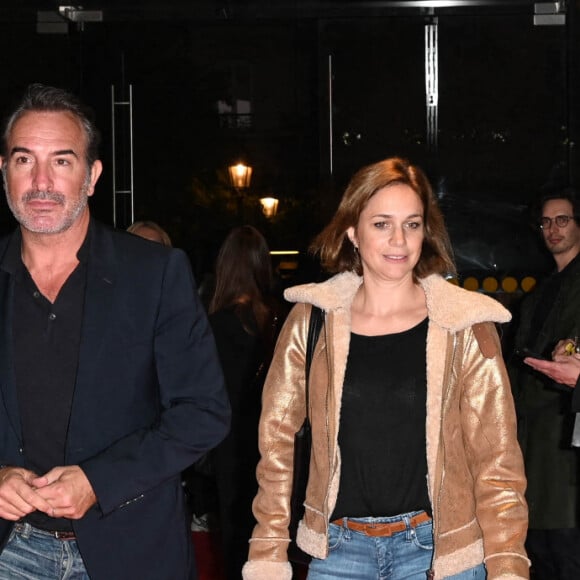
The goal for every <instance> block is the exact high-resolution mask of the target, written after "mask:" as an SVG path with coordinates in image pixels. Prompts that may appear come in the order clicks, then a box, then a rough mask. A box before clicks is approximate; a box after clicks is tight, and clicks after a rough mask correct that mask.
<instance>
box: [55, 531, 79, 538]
mask: <svg viewBox="0 0 580 580" xmlns="http://www.w3.org/2000/svg"><path fill="white" fill-rule="evenodd" d="M53 534H54V537H55V538H56V539H57V540H76V536H75V534H74V532H59V531H55V532H53Z"/></svg>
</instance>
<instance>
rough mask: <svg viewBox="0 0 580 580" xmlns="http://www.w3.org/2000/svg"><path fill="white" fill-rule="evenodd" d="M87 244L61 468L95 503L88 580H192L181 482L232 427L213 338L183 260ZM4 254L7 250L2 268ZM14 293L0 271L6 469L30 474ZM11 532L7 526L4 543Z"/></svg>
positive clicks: (1, 530)
mask: <svg viewBox="0 0 580 580" xmlns="http://www.w3.org/2000/svg"><path fill="white" fill-rule="evenodd" d="M13 235H15V236H20V232H19V231H16V232H15V233H14V234H13ZM89 235H90V250H89V252H90V253H89V260H88V265H87V268H88V269H87V282H86V290H85V306H84V314H83V323H82V330H81V341H80V351H79V362H78V372H77V380H76V384H75V391H74V399H73V403H72V408H71V414H70V422H69V428H68V436H67V444H66V460H65V463H66V464H67V465H75V464H78V465H80V466H81V467H82V469H83V470H84V472H85V473H86V475H87V477H88V479H89V481H90V483H91V485H92V486H93V489H94V491H95V494H96V496H97V501H98V503H97V504H96V505H95V506H93V507H92V508H91V509H90V510H89V511H88V512H87V514H86V515H85V516H84V517H83V518H82V519H80V520H78V521H73V528H74V531H75V533H76V536H77V541H78V546H79V548H80V551H81V554H82V557H83V560H84V562H85V565H86V567H87V571H88V573H89V575H90V577H91V579H92V580H127V579H128V578H139V580H148V579H149V580H180V579H184V580H185V579H187V580H190V579H193V578H195V577H196V574H195V567H194V562H193V555H192V549H191V536H190V532H189V521H188V519H187V516H186V510H185V507H184V498H183V491H182V488H181V481H180V472H181V471H182V470H183V469H184V468H185V467H187V466H188V465H190V464H191V463H192V462H194V461H195V460H196V459H197V458H198V457H199V456H200V455H202V454H203V453H204V452H205V451H207V450H208V449H209V448H211V447H213V446H215V445H216V444H217V443H218V442H219V441H220V440H221V439H222V438H223V437H224V436H225V434H226V433H227V430H228V425H229V404H228V401H227V395H226V392H225V389H224V384H223V377H222V372H221V368H220V365H219V362H218V358H217V354H216V349H215V345H214V340H213V336H212V334H211V330H210V328H209V325H208V322H207V319H206V316H205V313H204V310H203V308H202V306H201V304H200V302H199V300H198V298H197V294H196V291H195V284H194V281H193V277H192V274H191V269H190V265H189V261H188V259H187V257H186V255H185V254H184V253H183V252H182V251H180V250H171V249H167V248H164V247H162V246H161V245H159V244H155V243H152V242H147V241H145V240H142V239H141V238H138V237H136V236H132V235H130V234H126V233H124V232H118V231H114V230H112V229H110V228H107V227H105V226H103V225H101V224H98V223H96V222H91V225H90V229H89ZM7 244H8V239H3V240H2V241H0V264H1V259H2V258H1V257H2V256H3V255H4V252H5V250H6V247H7ZM13 288H14V277H13V275H12V273H11V272H9V271H6V269H4V268H2V267H0V316H2V318H1V319H0V320H1V321H2V324H1V332H2V333H3V336H2V338H1V340H0V463H2V464H8V465H16V466H23V465H24V457H23V455H22V435H21V429H20V420H19V411H18V402H17V394H16V387H15V380H14V371H13V368H12V364H11V353H10V348H11V345H12V339H11V318H12V293H13ZM11 528H12V523H11V522H8V521H6V520H2V519H0V540H1V541H2V542H5V541H6V538H7V536H8V534H9V532H10V530H11Z"/></svg>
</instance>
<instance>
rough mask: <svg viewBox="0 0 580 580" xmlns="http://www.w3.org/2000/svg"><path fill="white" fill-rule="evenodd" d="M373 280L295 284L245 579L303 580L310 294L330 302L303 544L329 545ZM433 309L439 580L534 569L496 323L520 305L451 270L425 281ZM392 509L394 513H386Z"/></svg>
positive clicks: (431, 385)
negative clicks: (299, 434)
mask: <svg viewBox="0 0 580 580" xmlns="http://www.w3.org/2000/svg"><path fill="white" fill-rule="evenodd" d="M361 281H362V279H361V278H359V277H358V276H356V275H355V274H353V273H350V272H347V273H342V274H338V275H337V276H334V277H333V278H331V279H330V280H327V281H326V282H323V283H321V284H305V285H302V286H296V287H294V288H290V289H288V290H287V291H286V293H285V296H286V298H287V299H288V300H290V301H292V302H298V303H299V304H297V305H296V306H294V308H293V309H292V311H291V312H290V314H289V316H288V319H287V321H286V323H285V325H284V327H283V329H282V331H281V334H280V337H279V339H278V345H277V347H276V352H275V354H274V359H273V361H272V364H271V367H270V370H269V373H268V377H267V379H266V384H265V387H264V395H263V411H262V418H261V421H260V451H261V456H262V458H261V460H260V463H259V465H258V469H257V476H258V483H259V486H260V488H259V491H258V494H257V496H256V499H255V500H254V506H253V509H254V515H255V517H256V520H257V522H258V523H257V525H256V527H255V529H254V532H253V534H252V538H251V540H250V551H249V559H248V562H246V564H245V566H244V569H243V577H244V579H245V580H272V579H276V580H291V577H292V571H291V567H290V564H289V563H288V561H287V554H286V550H287V546H288V530H287V526H288V520H289V496H290V491H291V485H292V462H293V444H294V433H295V432H296V431H297V430H298V429H299V427H300V425H301V424H302V421H303V419H304V416H305V395H304V358H305V349H306V336H307V333H308V320H309V316H310V308H311V307H310V304H315V305H316V306H319V307H321V308H322V309H323V310H325V311H326V320H325V326H324V328H323V330H322V332H321V338H320V340H319V341H318V344H317V346H316V349H315V352H314V357H313V361H312V369H311V375H310V401H309V404H310V418H311V422H312V439H313V445H312V458H311V463H310V477H309V482H308V488H307V491H306V501H305V507H306V513H305V515H304V519H303V520H302V521H301V522H300V525H299V529H298V539H297V541H298V545H299V546H300V547H301V548H302V549H303V550H304V551H306V552H308V553H309V554H311V555H312V556H314V557H316V558H325V557H326V556H327V551H328V541H327V537H328V525H329V518H330V515H331V514H332V511H333V508H334V506H335V503H336V497H337V493H338V487H339V481H340V449H339V448H338V426H339V416H340V405H341V396H342V385H343V379H344V373H345V368H346V361H347V355H348V348H349V341H350V332H351V319H350V307H351V304H352V300H353V298H354V295H355V293H356V291H357V289H358V287H359V286H360V284H361ZM420 283H421V285H422V287H423V289H424V291H425V294H426V297H427V310H428V316H429V326H428V334H427V354H426V356H427V419H426V449H427V465H428V488H429V495H430V499H431V504H432V508H433V528H434V546H435V547H434V556H433V566H432V567H433V570H434V573H435V578H436V579H442V578H445V577H447V576H450V575H453V574H457V573H459V572H461V571H463V570H466V569H469V568H471V567H474V566H476V565H478V564H480V563H481V562H485V565H486V568H487V574H488V576H487V577H488V580H494V579H496V578H501V579H510V580H515V579H525V578H529V573H528V568H529V561H528V559H527V557H526V553H525V550H524V540H525V537H526V530H527V506H526V502H525V499H524V491H525V476H524V467H523V462H522V457H521V453H520V449H519V447H518V444H517V440H516V420H515V414H514V409H513V401H512V395H511V391H510V386H509V381H508V378H507V375H506V371H505V368H504V364H503V361H502V357H501V350H500V346H499V340H498V336H497V332H496V330H495V326H494V324H493V323H494V322H507V321H508V320H509V319H510V314H509V313H508V311H507V310H506V309H505V308H503V306H501V305H500V304H499V303H498V302H496V301H495V300H492V299H491V298H489V297H487V296H484V295H481V294H477V293H475V292H470V291H467V290H464V289H462V288H458V287H456V286H454V285H452V284H450V283H449V282H447V281H445V280H444V279H443V278H442V277H441V276H438V275H431V276H428V277H427V278H424V279H423V280H421V281H420ZM377 515H392V514H377Z"/></svg>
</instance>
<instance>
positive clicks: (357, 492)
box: [331, 319, 431, 519]
mask: <svg viewBox="0 0 580 580" xmlns="http://www.w3.org/2000/svg"><path fill="white" fill-rule="evenodd" d="M427 322H428V319H425V320H424V321H423V322H421V323H420V324H418V325H417V326H415V327H413V328H411V329H409V330H406V331H404V332H398V333H395V334H387V335H384V336H361V335H357V334H351V342H350V349H349V355H348V360H347V365H346V373H345V379H344V388H343V394H342V407H341V416H340V428H339V434H338V443H339V446H340V452H341V460H342V468H341V474H340V487H339V492H338V498H337V503H336V507H335V509H334V512H333V514H332V518H331V519H337V518H340V517H387V516H394V515H398V514H401V513H406V512H410V511H418V510H425V511H426V512H427V513H431V506H430V502H429V496H428V493H427V456H426V443H425V420H426V400H427V379H426V362H425V361H426V358H425V357H426V355H425V353H426V340H427V325H428V324H427Z"/></svg>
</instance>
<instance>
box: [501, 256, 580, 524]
mask: <svg viewBox="0 0 580 580" xmlns="http://www.w3.org/2000/svg"><path fill="white" fill-rule="evenodd" d="M554 283H556V290H555V291H552V292H551V291H550V286H552V287H553V285H554ZM538 309H541V311H543V312H544V313H545V314H546V316H544V318H543V320H542V319H541V317H540V319H539V322H537V321H538V317H537V316H536V319H534V315H535V313H536V312H537V310H538ZM577 334H580V256H577V257H576V258H575V259H574V260H573V261H572V262H570V264H568V266H567V267H566V268H565V269H564V270H563V271H562V272H560V273H554V274H552V276H550V277H549V278H547V279H546V280H544V281H543V282H542V283H541V284H540V285H539V286H538V288H537V289H536V290H534V292H532V294H530V295H529V296H528V297H526V299H524V301H523V302H522V305H521V308H520V313H519V324H518V327H517V331H516V335H515V340H514V346H515V350H516V351H517V350H518V349H522V348H523V347H527V348H529V349H531V350H533V351H535V352H537V353H540V354H543V355H546V356H547V357H548V358H551V356H550V354H551V351H552V349H553V347H554V346H555V344H556V343H557V342H558V340H560V339H562V338H569V337H574V336H575V335H577ZM508 366H509V370H510V378H511V382H512V388H513V391H514V397H515V402H516V410H517V414H518V434H519V440H520V444H521V446H522V451H523V453H524V460H525V464H526V475H527V478H528V490H527V493H526V497H527V499H528V504H529V510H530V528H532V529H553V528H574V527H578V507H579V505H578V499H579V493H580V485H579V481H578V469H579V468H580V462H579V460H580V455H579V454H578V453H577V451H576V450H574V449H572V448H571V446H570V441H571V438H572V429H573V420H574V414H573V413H572V390H571V389H568V388H562V386H561V385H556V384H555V383H553V382H552V381H551V380H550V379H549V378H547V377H546V376H545V375H543V374H541V373H538V372H536V371H534V370H533V369H532V368H530V367H529V366H527V365H525V364H523V363H522V362H521V358H520V357H517V356H512V357H511V359H510V362H509V365H508Z"/></svg>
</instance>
